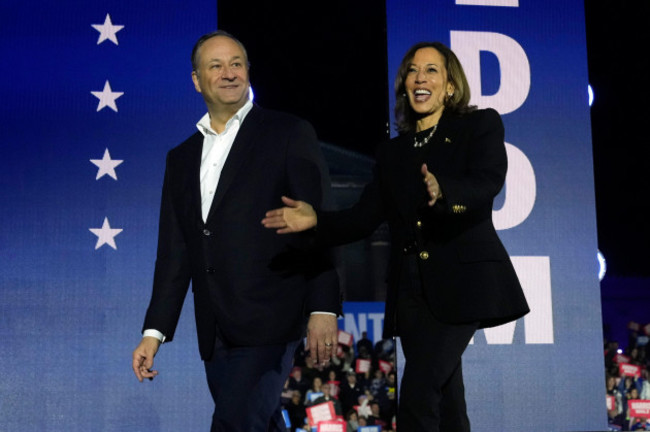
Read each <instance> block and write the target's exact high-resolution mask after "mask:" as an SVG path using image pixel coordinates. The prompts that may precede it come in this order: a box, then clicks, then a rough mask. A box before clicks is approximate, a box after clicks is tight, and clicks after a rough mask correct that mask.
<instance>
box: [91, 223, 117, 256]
mask: <svg viewBox="0 0 650 432" xmlns="http://www.w3.org/2000/svg"><path fill="white" fill-rule="evenodd" d="M88 229H89V230H90V232H92V233H93V234H95V235H96V236H97V244H96V245H95V250H97V249H99V248H100V247H102V246H103V245H105V244H107V245H109V246H110V247H112V248H113V249H115V250H117V245H116V244H115V236H116V235H118V234H119V233H121V232H122V229H121V228H111V225H110V224H109V223H108V218H107V217H105V218H104V224H103V225H102V227H101V228H88Z"/></svg>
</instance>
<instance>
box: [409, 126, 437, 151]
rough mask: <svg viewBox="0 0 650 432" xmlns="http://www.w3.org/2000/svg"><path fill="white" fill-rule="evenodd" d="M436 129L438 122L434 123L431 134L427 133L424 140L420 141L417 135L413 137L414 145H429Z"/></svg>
mask: <svg viewBox="0 0 650 432" xmlns="http://www.w3.org/2000/svg"><path fill="white" fill-rule="evenodd" d="M436 129H438V125H437V124H435V125H433V127H432V128H431V132H429V135H427V136H426V137H425V138H424V139H423V140H422V141H418V138H417V135H416V136H415V137H413V147H424V146H425V145H427V143H428V142H429V140H430V139H431V137H432V136H433V134H434V133H436Z"/></svg>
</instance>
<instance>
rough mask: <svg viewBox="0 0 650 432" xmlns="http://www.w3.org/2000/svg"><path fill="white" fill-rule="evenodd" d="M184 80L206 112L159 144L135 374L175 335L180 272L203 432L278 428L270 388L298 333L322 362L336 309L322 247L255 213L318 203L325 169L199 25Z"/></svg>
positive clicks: (324, 191)
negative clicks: (200, 387) (285, 204)
mask: <svg viewBox="0 0 650 432" xmlns="http://www.w3.org/2000/svg"><path fill="white" fill-rule="evenodd" d="M192 80H193V82H194V86H195V88H196V91H197V92H199V93H200V94H201V95H202V96H203V99H204V101H205V104H206V106H207V110H208V112H207V113H206V114H205V115H204V116H203V118H201V120H200V121H199V122H198V123H197V128H198V132H196V133H195V134H194V135H192V136H191V137H190V138H188V139H187V140H186V141H185V142H183V143H182V144H181V145H179V146H177V147H175V148H174V149H172V150H171V151H170V152H169V153H168V155H167V166H166V170H165V179H164V183H163V191H162V204H161V209H160V227H159V235H158V252H157V256H156V266H155V273H154V281H153V291H152V296H151V301H150V303H149V308H148V310H147V314H146V317H145V321H144V326H143V338H142V340H141V342H140V344H139V345H138V347H137V348H136V349H135V351H134V352H133V371H134V373H135V375H136V377H137V378H138V380H139V381H143V380H144V379H145V378H148V379H153V378H154V377H155V376H156V375H157V374H158V372H157V371H155V370H152V367H153V359H154V356H155V355H156V353H157V352H158V348H159V346H160V344H161V343H163V342H170V341H171V340H172V339H173V336H174V331H175V329H176V325H177V323H178V318H179V315H180V311H181V309H182V306H183V301H184V298H185V295H186V293H187V290H188V287H189V284H190V282H191V283H192V291H193V293H194V309H195V314H196V329H197V334H198V343H199V351H200V354H201V358H202V359H203V360H204V364H205V370H206V376H207V381H208V386H209V388H210V392H211V394H212V397H213V399H214V403H215V410H214V414H213V417H212V427H211V430H212V431H224V432H239V431H241V432H244V431H245V432H251V431H254V432H257V431H259V432H267V431H285V430H286V428H285V426H284V421H283V419H282V414H281V405H280V394H281V391H282V388H283V385H284V382H285V380H286V378H287V377H288V375H289V372H290V370H291V367H292V360H293V355H294V352H295V349H296V347H297V346H298V344H299V342H300V340H302V338H303V336H304V335H305V333H306V335H307V345H308V346H307V348H308V349H309V350H310V352H311V355H312V356H313V357H314V358H315V359H316V361H318V362H320V363H321V364H327V363H328V361H329V359H330V357H331V354H332V348H333V346H334V344H335V343H336V341H337V315H338V314H340V312H341V305H340V296H339V287H338V279H337V276H336V272H335V269H334V267H333V264H332V262H331V260H330V255H329V253H328V251H327V250H312V251H310V252H309V253H306V252H304V249H305V248H304V247H303V246H305V244H304V243H305V242H306V241H308V240H309V239H308V238H306V237H304V236H301V235H296V236H293V237H286V238H285V237H283V236H276V235H274V234H273V233H271V232H269V231H267V230H265V229H264V227H263V226H262V225H260V223H259V220H260V217H261V216H262V215H264V212H265V210H266V209H268V208H271V207H272V206H277V204H278V203H279V199H280V197H281V196H283V195H293V196H299V197H301V198H300V199H304V200H310V202H317V203H320V204H321V205H324V204H325V203H326V202H327V200H328V198H329V188H330V180H329V175H328V171H327V167H326V165H325V162H324V160H323V157H322V154H321V151H320V147H319V145H318V141H317V139H316V134H315V132H314V130H313V128H312V127H311V125H310V124H309V123H308V122H306V121H304V120H301V119H299V118H297V117H294V116H292V115H289V114H285V113H280V112H276V111H271V110H268V109H263V108H261V107H259V106H257V105H255V104H253V103H252V101H251V100H250V98H249V94H250V83H249V63H248V58H247V54H246V50H245V48H244V46H243V45H242V43H241V42H239V41H238V40H237V39H235V38H234V37H233V36H232V35H230V34H228V33H226V32H223V31H217V32H213V33H210V34H207V35H205V36H202V37H201V38H200V39H199V40H198V41H197V43H196V45H195V46H194V49H193V50H192Z"/></svg>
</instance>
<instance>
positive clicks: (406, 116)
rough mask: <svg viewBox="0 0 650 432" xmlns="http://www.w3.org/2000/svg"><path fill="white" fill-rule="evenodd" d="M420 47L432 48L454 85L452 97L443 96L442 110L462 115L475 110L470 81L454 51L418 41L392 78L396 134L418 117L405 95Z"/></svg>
mask: <svg viewBox="0 0 650 432" xmlns="http://www.w3.org/2000/svg"><path fill="white" fill-rule="evenodd" d="M422 48H434V49H435V50H437V51H438V52H439V53H440V54H441V55H442V57H443V58H444V59H445V69H446V70H447V80H448V81H449V82H450V83H452V84H453V86H454V94H453V96H452V97H450V98H445V110H449V111H451V112H454V113H459V114H461V113H465V112H469V111H473V110H474V109H476V107H475V106H470V105H469V99H470V92H469V84H468V83H467V78H466V77H465V71H464V70H463V66H462V65H461V64H460V61H458V57H456V54H454V52H453V51H452V50H451V49H449V48H448V47H447V46H446V45H444V44H443V43H441V42H419V43H417V44H415V45H413V46H412V47H411V48H409V50H408V51H407V52H406V54H405V55H404V58H403V59H402V63H401V64H400V66H399V69H398V71H397V77H396V78H395V100H396V102H395V109H394V113H395V127H396V129H397V131H398V132H399V133H405V132H411V131H414V130H415V123H416V121H417V116H416V114H415V112H414V111H413V109H412V108H411V105H410V104H409V101H408V98H407V97H406V87H405V81H406V75H407V74H408V70H409V67H410V65H411V62H412V61H413V57H415V53H416V52H417V51H418V50H419V49H422Z"/></svg>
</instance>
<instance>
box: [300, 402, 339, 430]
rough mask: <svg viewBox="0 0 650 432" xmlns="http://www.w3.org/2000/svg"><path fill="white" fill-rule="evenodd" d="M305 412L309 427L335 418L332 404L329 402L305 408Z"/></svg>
mask: <svg viewBox="0 0 650 432" xmlns="http://www.w3.org/2000/svg"><path fill="white" fill-rule="evenodd" d="M305 411H306V412H307V418H308V419H309V424H310V425H317V424H318V423H320V422H323V421H328V420H334V419H335V418H336V414H335V412H334V404H333V403H332V402H331V401H329V402H323V403H321V404H318V405H313V406H310V407H307V408H306V409H305Z"/></svg>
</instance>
